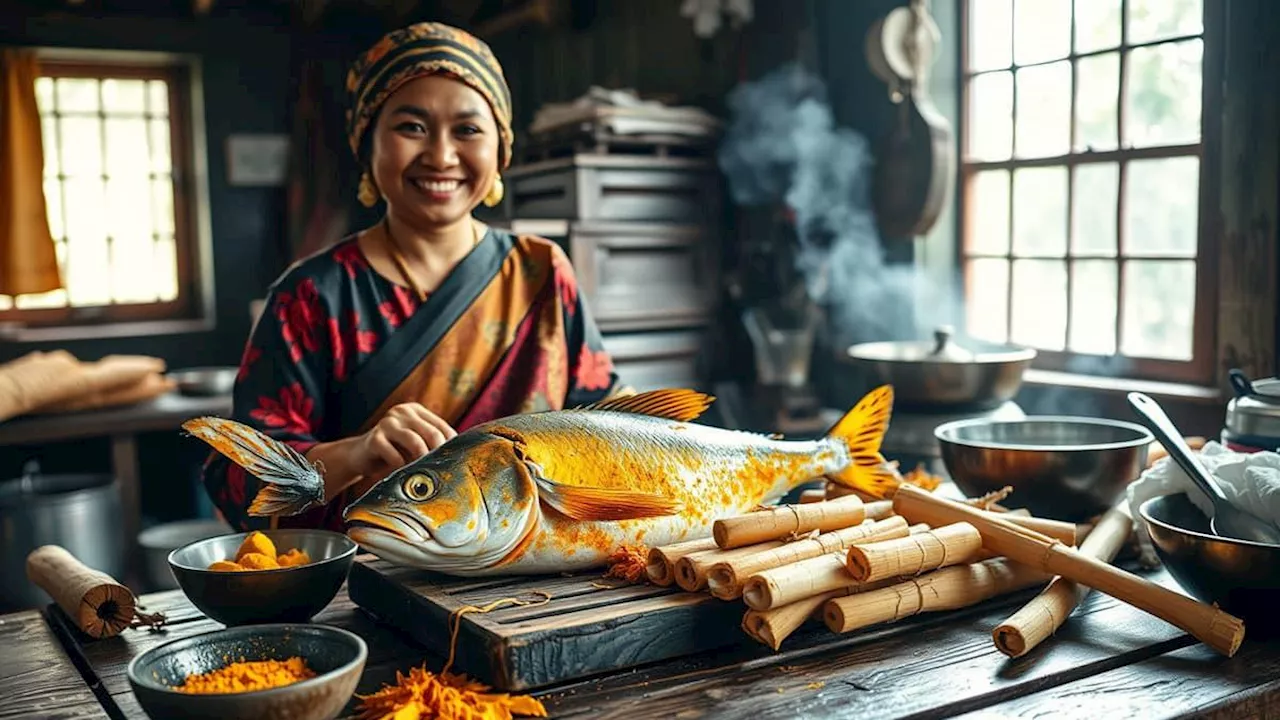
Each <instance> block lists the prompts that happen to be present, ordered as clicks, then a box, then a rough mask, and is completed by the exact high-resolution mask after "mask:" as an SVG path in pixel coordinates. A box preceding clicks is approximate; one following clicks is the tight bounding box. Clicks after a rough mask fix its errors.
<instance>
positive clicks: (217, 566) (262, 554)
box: [209, 530, 311, 572]
mask: <svg viewBox="0 0 1280 720" xmlns="http://www.w3.org/2000/svg"><path fill="white" fill-rule="evenodd" d="M309 562H311V556H309V555H307V553H306V551H305V550H299V549H298V548H292V549H290V550H288V551H287V552H284V553H280V554H277V551H276V546H275V543H273V542H271V538H269V537H267V536H266V535H264V534H263V533H261V532H258V531H256V530H255V531H253V532H251V533H249V534H248V535H247V536H246V537H245V539H244V541H243V542H241V543H240V547H239V548H238V549H237V550H236V554H235V556H234V557H233V558H232V559H230V560H215V561H214V562H212V563H210V564H209V569H210V570H217V571H220V572H244V571H249V570H275V569H278V568H284V567H297V566H299V565H306V564H307V563H309Z"/></svg>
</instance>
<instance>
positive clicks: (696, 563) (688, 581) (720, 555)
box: [675, 540, 786, 592]
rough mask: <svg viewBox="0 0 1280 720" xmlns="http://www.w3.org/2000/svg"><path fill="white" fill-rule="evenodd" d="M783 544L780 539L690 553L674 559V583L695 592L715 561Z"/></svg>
mask: <svg viewBox="0 0 1280 720" xmlns="http://www.w3.org/2000/svg"><path fill="white" fill-rule="evenodd" d="M712 542H714V540H713V541H712ZM785 544H786V543H784V542H782V541H781V540H770V541H769V542H762V543H758V544H756V545H748V546H746V547H740V548H734V549H732V550H721V549H719V548H718V547H717V548H716V549H713V550H703V551H702V552H696V553H690V554H688V555H685V556H684V557H682V558H680V559H679V560H677V561H676V564H675V571H676V573H675V574H676V584H677V585H679V586H680V588H681V589H683V590H687V591H688V592H697V591H698V590H701V589H703V588H704V587H706V586H707V573H708V572H710V570H711V568H712V566H714V565H715V564H716V563H721V562H732V561H734V560H738V559H741V558H744V557H747V556H748V555H751V554H752V553H758V552H764V551H766V550H772V549H774V548H777V547H782V546H783V545H785Z"/></svg>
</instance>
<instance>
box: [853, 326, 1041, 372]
mask: <svg viewBox="0 0 1280 720" xmlns="http://www.w3.org/2000/svg"><path fill="white" fill-rule="evenodd" d="M954 334H955V331H954V329H953V328H952V327H951V326H949V325H943V326H941V327H939V328H938V329H936V330H934V332H933V341H932V342H929V341H912V340H907V341H901V342H873V343H862V344H859V345H854V346H852V347H850V348H849V349H848V351H847V352H848V354H849V357H851V358H853V359H855V360H872V361H876V362H903V363H920V362H928V363H953V364H963V365H971V364H975V363H1006V362H1017V361H1020V360H1031V359H1032V358H1034V357H1035V356H1036V351H1035V350H1033V349H1031V348H1023V347H1017V346H1014V345H1000V344H997V343H990V342H984V341H981V340H974V339H969V338H966V339H965V341H964V344H963V345H962V344H960V343H957V342H956V340H955V339H954V337H953V335H954Z"/></svg>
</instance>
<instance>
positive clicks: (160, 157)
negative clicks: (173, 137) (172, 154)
mask: <svg viewBox="0 0 1280 720" xmlns="http://www.w3.org/2000/svg"><path fill="white" fill-rule="evenodd" d="M150 151H151V171H152V172H158V173H165V174H168V173H169V172H170V171H171V170H172V169H173V165H172V163H173V161H172V160H171V159H170V158H169V121H168V120H152V121H151V145H150Z"/></svg>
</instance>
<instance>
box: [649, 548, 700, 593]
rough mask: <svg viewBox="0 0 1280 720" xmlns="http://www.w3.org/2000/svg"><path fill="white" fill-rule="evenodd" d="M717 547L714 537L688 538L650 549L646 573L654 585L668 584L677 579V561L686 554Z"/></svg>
mask: <svg viewBox="0 0 1280 720" xmlns="http://www.w3.org/2000/svg"><path fill="white" fill-rule="evenodd" d="M715 549H716V541H715V539H714V538H699V539H697V540H687V541H685V542H682V543H676V544H675V545H666V546H663V547H656V548H650V549H649V557H648V562H647V563H646V565H645V569H644V571H645V574H646V575H648V576H649V580H650V581H651V582H652V583H653V584H654V585H662V586H664V587H665V586H668V585H671V584H672V583H674V582H675V581H676V563H677V562H678V561H679V560H680V558H682V557H684V556H685V555H690V554H692V553H697V552H706V551H709V550H715Z"/></svg>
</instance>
